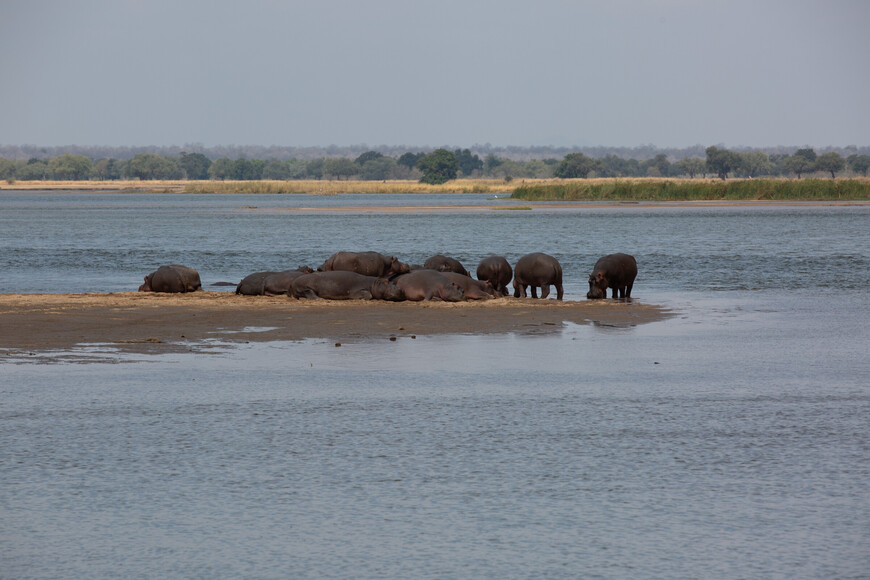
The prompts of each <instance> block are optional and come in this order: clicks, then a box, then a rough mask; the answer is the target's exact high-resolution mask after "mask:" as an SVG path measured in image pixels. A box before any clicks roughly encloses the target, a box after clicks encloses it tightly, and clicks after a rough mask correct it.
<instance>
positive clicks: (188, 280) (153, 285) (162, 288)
mask: <svg viewBox="0 0 870 580" xmlns="http://www.w3.org/2000/svg"><path fill="white" fill-rule="evenodd" d="M201 289H202V282H201V281H200V279H199V272H197V271H196V270H194V269H193V268H188V267H187V266H180V265H178V264H171V265H169V266H160V267H159V268H157V270H155V271H154V272H151V273H150V274H148V275H147V276H145V283H144V284H142V285H141V286H139V292H194V291H196V290H201Z"/></svg>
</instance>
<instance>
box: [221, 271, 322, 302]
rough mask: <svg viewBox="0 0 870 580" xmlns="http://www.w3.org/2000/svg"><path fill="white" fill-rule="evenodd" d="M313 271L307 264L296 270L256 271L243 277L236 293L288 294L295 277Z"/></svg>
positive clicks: (260, 294) (250, 294)
mask: <svg viewBox="0 0 870 580" xmlns="http://www.w3.org/2000/svg"><path fill="white" fill-rule="evenodd" d="M313 271H314V270H312V269H311V268H308V267H306V266H299V268H297V269H296V270H284V271H282V272H271V271H269V272H254V273H253V274H249V275H247V276H245V277H244V278H242V281H241V282H239V284H238V286H236V294H244V295H245V296H263V295H266V296H278V295H279V294H287V293H288V292H289V291H290V285H291V284H292V283H293V279H294V278H296V277H297V276H301V275H302V274H307V273H310V272H313Z"/></svg>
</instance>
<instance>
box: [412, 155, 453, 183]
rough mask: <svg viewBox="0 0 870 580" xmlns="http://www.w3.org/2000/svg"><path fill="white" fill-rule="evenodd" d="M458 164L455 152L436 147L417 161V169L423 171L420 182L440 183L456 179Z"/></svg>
mask: <svg viewBox="0 0 870 580" xmlns="http://www.w3.org/2000/svg"><path fill="white" fill-rule="evenodd" d="M458 166H459V164H458V163H457V162H456V156H455V155H454V154H453V153H451V152H450V151H448V150H446V149H436V150H435V151H433V152H432V153H429V154H428V155H424V156H423V157H421V158H420V159H419V160H418V161H417V169H419V170H420V171H422V172H423V177H422V178H420V183H429V184H432V185H438V184H441V183H447V182H448V181H450V180H451V179H456V175H457V171H458V169H459V167H458Z"/></svg>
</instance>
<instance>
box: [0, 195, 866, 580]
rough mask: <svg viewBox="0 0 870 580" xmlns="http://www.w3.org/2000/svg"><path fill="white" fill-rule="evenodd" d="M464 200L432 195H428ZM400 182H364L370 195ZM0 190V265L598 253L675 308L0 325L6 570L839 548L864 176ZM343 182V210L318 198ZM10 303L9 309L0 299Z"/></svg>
mask: <svg viewBox="0 0 870 580" xmlns="http://www.w3.org/2000/svg"><path fill="white" fill-rule="evenodd" d="M446 203H452V204H480V205H485V206H486V205H489V206H490V208H489V209H485V210H482V211H471V210H468V211H446V210H443V211H442V210H432V209H429V208H430V207H431V206H434V205H439V204H446ZM396 205H402V206H410V205H413V206H417V207H418V208H419V209H413V208H409V209H407V210H406V211H405V212H402V213H395V212H385V211H382V210H378V209H375V207H376V206H396ZM528 205H529V204H525V203H521V202H512V201H509V200H489V199H487V196H482V195H480V196H478V195H463V196H435V197H433V196H331V197H312V196H280V195H279V196H255V195H245V196H233V195H220V196H212V195H196V196H193V195H185V196H181V195H154V196H151V195H119V194H54V193H51V194H49V193H32V194H2V195H0V271H2V272H3V275H2V277H0V292H4V293H9V292H25V293H35V292H83V291H89V292H108V291H126V290H134V289H135V288H136V287H137V286H138V284H139V283H140V282H141V278H142V276H144V274H146V273H147V272H149V271H151V270H153V269H154V268H155V267H156V266H157V265H159V264H162V263H170V262H173V263H182V264H187V265H190V266H193V267H195V268H197V269H198V270H199V271H200V274H201V275H202V278H203V283H204V285H205V286H206V288H208V287H209V284H211V283H213V282H215V281H220V280H227V281H238V280H239V279H240V278H241V277H242V276H244V275H246V274H248V273H250V272H254V271H257V270H265V269H279V268H286V267H295V266H297V265H300V264H309V265H312V266H316V265H319V264H320V263H321V262H322V261H323V260H324V259H325V258H326V257H327V256H328V255H329V254H331V253H332V252H334V251H337V250H340V249H360V250H362V249H366V250H367V249H374V250H379V251H384V252H389V253H392V254H395V255H397V256H399V257H400V258H401V259H403V260H405V261H409V262H418V263H419V262H422V261H423V260H424V259H425V258H426V257H428V256H430V255H432V254H435V253H444V254H447V255H451V256H455V257H457V258H459V259H460V260H462V261H463V263H465V265H466V267H469V268H470V269H473V266H474V265H475V264H476V263H477V261H478V260H479V259H480V258H481V257H483V256H484V255H486V254H488V253H490V252H495V253H500V254H503V255H506V256H508V257H509V259H510V260H511V261H512V262H514V261H515V260H516V259H517V258H518V257H519V256H520V255H522V254H524V253H527V252H531V251H544V252H547V253H550V254H553V255H554V256H556V257H557V258H558V259H559V260H560V262H561V263H562V265H563V268H564V271H565V290H566V299H573V300H579V299H582V298H583V297H584V295H585V292H586V287H585V286H586V284H585V279H586V277H587V275H588V272H589V270H590V269H591V266H592V264H593V263H594V261H595V259H597V257H599V256H601V255H603V254H606V253H611V252H615V251H624V252H628V253H631V254H633V255H635V257H636V258H637V260H638V266H639V270H640V273H639V275H638V279H637V281H636V283H635V287H634V291H633V292H632V294H633V295H634V297H635V299H636V300H638V301H640V302H645V303H653V304H663V305H666V306H668V307H670V308H671V309H673V311H674V313H675V316H674V317H672V318H670V319H668V320H665V321H662V322H656V323H651V324H646V325H641V326H635V327H628V328H616V327H606V326H573V325H571V326H568V327H566V328H564V329H560V330H556V331H553V332H550V333H544V334H509V335H504V336H439V337H418V338H417V339H416V340H411V339H400V340H398V341H396V342H390V341H386V340H383V341H380V340H379V341H368V342H361V343H354V344H345V345H344V346H343V347H342V348H340V349H336V348H335V347H334V345H333V344H331V343H327V342H326V341H318V340H309V341H300V342H292V343H283V342H278V343H263V344H244V345H222V344H220V343H219V342H216V343H215V345H214V346H215V349H214V351H213V352H211V353H207V354H206V353H197V354H171V355H159V356H148V355H126V354H122V353H119V352H117V351H113V350H112V349H111V348H110V347H106V346H104V345H85V346H82V347H81V348H80V349H77V351H76V352H74V353H70V354H71V356H70V357H66V358H62V359H61V360H64V361H65V362H57V360H59V359H58V357H57V356H56V354H57V353H53V355H52V357H50V358H49V357H43V356H40V354H36V355H34V356H32V357H30V358H29V359H28V360H26V361H22V360H21V359H20V358H14V357H12V356H11V355H4V354H3V353H0V577H3V578H58V577H63V578H118V577H160V578H173V577H177V578H182V577H183V578H187V577H209V578H211V577H216V578H237V577H257V578H285V577H328V578H347V577H355V578H407V577H423V578H428V577H438V578H468V577H486V578H489V577H499V578H531V577H534V578H541V577H553V578H563V577H590V578H594V577H600V578H626V577H643V578H757V577H768V578H820V577H824V578H859V577H862V578H863V577H867V571H868V570H870V491H868V489H870V488H868V485H867V482H868V481H870V421H868V419H867V417H868V416H870V362H868V360H870V359H868V355H867V353H868V345H870V330H868V323H870V297H868V289H870V244H868V241H870V237H868V234H867V232H868V231H870V229H868V225H870V219H868V218H870V206H868V205H864V204H859V205H852V206H815V205H797V206H776V205H765V206H752V207H743V206H740V207H701V206H697V205H696V206H689V207H684V206H679V205H672V204H654V205H651V206H650V205H632V204H619V205H613V206H605V207H595V206H592V205H590V204H577V205H576V206H572V207H570V208H562V207H555V206H553V205H547V204H540V205H539V204H534V206H533V207H534V209H532V210H524V209H516V210H514V211H510V210H507V209H496V208H506V207H511V206H514V207H527V206H528ZM346 206H355V207H360V206H370V207H371V209H363V210H360V209H357V210H354V211H345V210H341V209H336V208H342V207H346ZM0 331H2V332H14V329H8V328H4V329H0Z"/></svg>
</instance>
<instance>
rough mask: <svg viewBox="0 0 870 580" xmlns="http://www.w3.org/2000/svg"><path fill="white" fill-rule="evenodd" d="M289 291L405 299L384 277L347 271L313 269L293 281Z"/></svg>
mask: <svg viewBox="0 0 870 580" xmlns="http://www.w3.org/2000/svg"><path fill="white" fill-rule="evenodd" d="M292 294H293V296H294V297H296V298H324V299H326V300H392V301H399V300H403V299H404V295H403V294H402V292H401V291H400V290H399V289H398V288H397V287H396V284H394V283H393V282H390V281H389V280H387V279H386V278H376V277H375V276H365V275H363V274H357V273H356V272H348V271H347V270H336V271H333V272H313V273H311V274H303V275H301V276H299V277H298V278H296V279H295V280H293V286H292Z"/></svg>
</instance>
